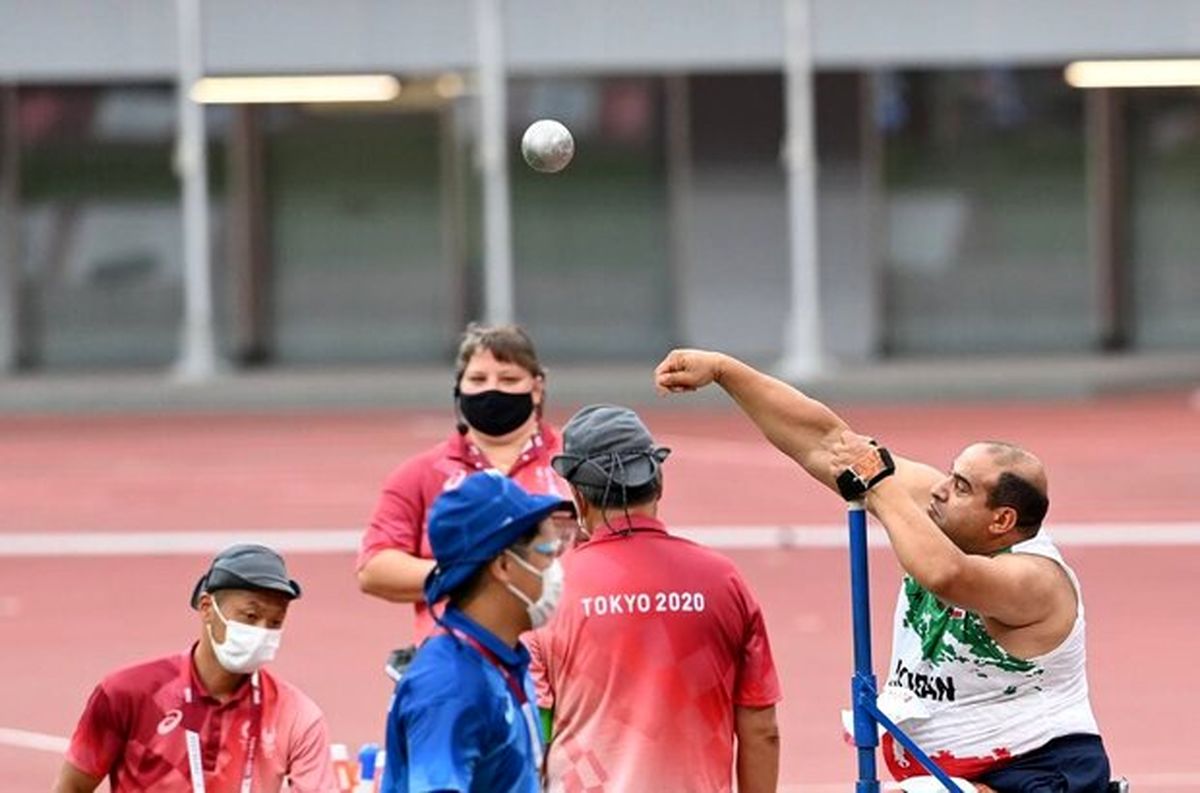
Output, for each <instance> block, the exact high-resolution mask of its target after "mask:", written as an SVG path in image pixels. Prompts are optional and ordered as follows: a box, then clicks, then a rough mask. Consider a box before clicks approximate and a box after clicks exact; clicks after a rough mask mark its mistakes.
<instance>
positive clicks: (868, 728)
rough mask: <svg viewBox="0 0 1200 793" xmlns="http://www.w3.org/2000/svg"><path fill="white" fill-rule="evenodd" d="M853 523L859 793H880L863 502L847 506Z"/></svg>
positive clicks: (854, 692)
mask: <svg viewBox="0 0 1200 793" xmlns="http://www.w3.org/2000/svg"><path fill="white" fill-rule="evenodd" d="M847 509H848V512H847V515H848V518H849V524H850V604H851V609H852V614H853V618H854V677H853V679H852V680H851V681H850V697H851V698H850V701H851V702H852V703H853V708H854V745H855V746H857V747H858V785H857V786H856V787H855V790H856V791H857V793H878V791H879V778H878V776H877V775H876V772H875V747H877V746H879V730H878V727H876V722H875V717H874V716H873V715H872V714H871V711H870V710H869V709H868V708H867V707H866V706H865V704H864V703H865V702H870V703H871V704H874V700H875V691H876V688H875V669H874V666H873V664H872V662H871V589H870V581H869V575H868V571H867V513H866V508H865V507H864V506H863V502H861V501H851V502H849V504H848V505H847Z"/></svg>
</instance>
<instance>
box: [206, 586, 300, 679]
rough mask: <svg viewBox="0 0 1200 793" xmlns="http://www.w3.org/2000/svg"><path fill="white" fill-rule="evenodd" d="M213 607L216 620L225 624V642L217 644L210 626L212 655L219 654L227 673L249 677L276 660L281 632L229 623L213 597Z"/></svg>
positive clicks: (233, 622)
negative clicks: (264, 665)
mask: <svg viewBox="0 0 1200 793" xmlns="http://www.w3.org/2000/svg"><path fill="white" fill-rule="evenodd" d="M212 606H213V611H214V612H216V614H217V617H218V618H219V619H220V620H221V622H222V623H224V624H225V641H223V642H222V643H220V644H217V640H216V639H215V638H214V637H213V632H212V626H211V625H209V626H208V639H209V641H210V642H211V643H212V648H213V652H214V653H216V656H217V662H218V663H220V664H221V666H222V667H223V668H224V669H225V671H227V672H232V673H233V674H235V675H248V674H250V673H252V672H256V671H258V669H259V667H261V666H262V665H263V664H265V663H267V662H269V661H273V660H274V659H275V653H276V651H278V650H279V642H280V640H281V639H282V638H283V631H282V630H271V629H270V628H259V627H257V626H254V625H247V624H246V623H244V622H236V621H234V620H227V619H225V615H224V614H222V613H221V609H220V608H218V607H217V599H216V598H213V601H212Z"/></svg>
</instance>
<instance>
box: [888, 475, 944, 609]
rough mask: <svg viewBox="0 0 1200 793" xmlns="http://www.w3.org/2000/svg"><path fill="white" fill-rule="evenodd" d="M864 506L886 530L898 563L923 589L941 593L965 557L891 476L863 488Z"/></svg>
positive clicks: (900, 483)
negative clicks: (868, 488)
mask: <svg viewBox="0 0 1200 793" xmlns="http://www.w3.org/2000/svg"><path fill="white" fill-rule="evenodd" d="M866 505H867V508H868V509H869V510H870V511H871V514H873V515H874V516H875V517H876V518H878V519H879V522H880V523H882V524H883V527H884V528H885V529H886V530H887V533H888V539H889V540H890V541H891V544H892V549H893V550H894V551H895V552H896V559H897V561H899V562H900V566H901V567H903V568H904V571H905V572H906V573H908V574H909V575H910V576H912V577H913V579H915V580H916V582H917V583H918V584H920V585H921V586H922V587H924V588H925V589H927V590H929V591H930V592H932V593H934V594H935V595H938V594H942V593H943V592H944V591H945V590H946V588H947V587H948V586H949V585H950V584H951V583H952V582H953V581H954V579H955V577H956V576H957V575H958V572H959V570H960V569H961V567H962V563H963V561H964V560H965V558H966V557H965V555H964V554H963V552H962V551H961V550H959V548H958V546H956V545H955V544H954V543H953V542H951V540H950V538H949V537H947V536H946V535H945V534H944V533H942V530H941V529H939V528H938V527H937V525H936V524H934V522H933V520H932V519H931V518H930V517H929V516H928V515H927V514H926V513H925V512H924V511H922V509H921V507H920V505H919V504H917V502H915V501H913V499H912V497H911V495H910V494H909V493H908V491H907V490H906V489H905V488H904V485H903V483H902V482H900V481H898V480H897V479H896V478H895V477H891V478H888V479H884V480H882V481H881V482H878V483H877V484H876V485H875V486H874V487H872V488H871V489H870V490H869V491H867V496H866Z"/></svg>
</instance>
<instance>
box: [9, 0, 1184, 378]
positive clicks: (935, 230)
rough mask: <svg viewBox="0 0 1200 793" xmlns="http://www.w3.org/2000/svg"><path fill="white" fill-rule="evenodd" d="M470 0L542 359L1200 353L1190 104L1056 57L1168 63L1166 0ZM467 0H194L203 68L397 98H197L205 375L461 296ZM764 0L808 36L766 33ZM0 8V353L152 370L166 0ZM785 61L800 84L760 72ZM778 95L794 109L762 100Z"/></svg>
mask: <svg viewBox="0 0 1200 793" xmlns="http://www.w3.org/2000/svg"><path fill="white" fill-rule="evenodd" d="M483 4H484V5H490V6H492V10H493V11H495V12H496V13H494V14H492V15H491V16H493V17H494V20H495V21H496V23H497V24H498V30H494V31H492V33H493V34H497V35H498V37H499V41H500V42H501V53H500V56H501V58H502V66H503V69H504V70H505V72H506V74H507V79H505V80H503V81H500V83H501V85H502V87H503V90H502V93H501V95H502V96H503V97H505V101H504V105H503V107H501V108H500V109H499V110H498V111H496V112H498V113H499V115H496V114H495V112H494V113H493V114H492V120H494V119H495V118H501V119H505V121H504V125H503V127H502V129H503V130H504V134H505V140H504V141H503V143H504V148H503V150H502V154H503V157H505V158H506V159H507V163H506V164H507V166H508V167H507V168H500V169H499V171H498V173H499V175H498V176H496V178H497V179H501V180H502V181H501V182H499V184H500V185H501V187H503V188H504V195H507V196H508V197H509V198H510V200H511V212H509V213H508V214H509V216H510V218H511V224H510V226H509V228H508V231H509V237H510V239H511V262H512V268H511V276H505V278H506V279H508V278H511V280H509V281H507V288H509V289H510V290H511V294H512V296H513V298H512V305H511V313H512V316H513V317H514V318H515V319H516V320H518V321H520V322H522V323H524V324H525V325H527V326H528V327H529V328H530V330H531V331H532V332H533V334H534V336H535V338H537V339H538V340H539V344H540V345H541V346H542V348H543V351H544V354H545V355H546V356H547V357H548V358H550V359H551V360H555V359H558V360H567V359H569V360H571V361H585V362H586V361H631V360H638V361H640V360H646V359H649V358H652V357H654V356H656V355H657V354H658V353H660V352H661V351H662V350H663V349H665V348H666V347H668V346H670V345H675V344H686V345H711V346H719V347H722V348H724V349H727V350H729V351H731V352H733V353H735V354H740V355H743V356H746V357H749V358H752V359H754V360H757V361H760V362H769V361H779V360H783V359H785V358H786V357H787V356H788V354H789V352H794V350H789V346H793V345H796V344H799V345H800V346H801V347H803V346H804V345H806V344H810V345H817V346H818V347H819V353H820V357H821V359H822V360H825V361H838V362H843V363H863V362H871V361H878V360H881V359H893V360H897V359H909V358H919V357H923V356H935V355H942V354H954V355H972V356H974V355H978V354H998V355H1027V354H1038V355H1040V354H1047V353H1061V354H1068V355H1084V356H1087V355H1091V354H1096V355H1100V354H1102V353H1107V352H1111V351H1123V352H1130V353H1136V354H1139V355H1149V354H1161V353H1164V352H1170V351H1189V350H1194V349H1195V348H1196V347H1197V345H1198V344H1200V310H1197V306H1198V305H1200V267H1197V265H1196V251H1197V250H1198V249H1200V223H1197V222H1195V218H1196V216H1197V213H1198V212H1200V190H1197V189H1196V184H1197V180H1198V179H1200V96H1198V95H1197V89H1196V88H1195V87H1192V86H1176V87H1170V88H1162V87H1159V88H1154V87H1139V88H1090V89H1079V88H1075V87H1073V86H1072V85H1070V84H1068V83H1067V81H1066V80H1065V79H1064V67H1065V66H1066V65H1067V64H1068V63H1069V62H1071V61H1073V60H1076V59H1078V58H1082V57H1087V58H1093V59H1094V58H1102V59H1109V58H1146V57H1164V56H1186V55H1188V54H1189V53H1195V52H1196V51H1197V50H1200V6H1198V5H1197V4H1196V3H1194V2H1190V0H1159V1H1158V2H1156V3H1155V4H1154V11H1153V13H1152V14H1151V13H1147V11H1146V9H1145V8H1144V7H1143V5H1142V4H1137V3H1128V2H1122V0H1089V1H1088V2H1084V1H1083V0H1072V1H1071V2H1059V3H1042V2H1034V1H1033V0H1013V1H1011V2H1003V3H1001V2H996V1H995V0H992V1H990V2H989V1H987V0H970V1H968V0H938V1H936V2H929V3H923V4H922V5H921V7H920V9H919V10H914V9H913V8H912V7H911V6H910V5H909V4H904V3H890V2H883V1H882V0H812V2H811V3H808V2H805V0H705V2H701V3H697V2H694V0H655V2H650V3H647V2H641V1H640V0H637V1H635V0H610V1H609V2H604V3H594V2H581V1H579V0H553V2H551V0H509V1H508V2H502V3H487V2H484V3H483ZM184 5H186V3H185V4H184ZM478 5H480V3H473V2H472V1H471V0H444V1H443V2H438V3H427V2H419V1H417V0H345V1H343V2H337V3H334V2H320V1H318V0H308V1H307V2H290V3H275V2H269V1H268V0H237V2H233V1H232V0H204V2H203V3H202V4H201V9H200V14H199V17H198V30H197V31H195V32H197V33H198V34H199V40H200V41H201V42H202V47H201V49H200V50H199V52H200V53H201V55H200V61H201V62H200V64H198V65H199V67H200V70H201V71H202V73H203V74H205V75H208V76H220V77H230V76H264V75H270V76H283V75H291V76H314V75H356V74H365V75H377V76H379V75H386V76H390V77H392V78H395V80H397V81H398V84H397V85H398V92H393V93H394V96H392V97H391V98H386V99H385V100H384V101H372V102H336V103H335V102H327V101H316V100H315V99H313V100H312V101H310V100H309V99H306V98H305V96H304V95H303V94H300V95H295V94H293V95H290V98H289V96H286V95H282V94H280V95H277V96H276V97H275V99H276V100H281V101H271V94H270V91H271V90H273V89H271V88H268V89H266V90H267V91H268V95H267V96H266V99H267V100H268V101H267V102H266V103H264V104H245V103H241V102H242V101H243V100H241V99H238V98H237V97H233V98H230V97H229V96H228V95H225V96H224V98H222V97H221V96H216V97H213V96H209V97H208V98H207V99H206V101H211V102H214V104H209V105H206V106H205V109H204V112H203V123H204V131H205V135H206V142H207V145H206V149H205V151H206V153H207V179H206V180H205V181H206V183H207V187H208V196H209V198H208V200H207V202H206V204H207V207H208V212H207V213H206V214H207V220H204V221H203V227H204V228H203V238H202V239H201V243H200V244H203V241H204V240H207V241H208V243H209V249H210V251H211V259H210V260H209V262H210V264H211V279H212V281H211V286H212V299H211V308H212V312H213V322H212V334H213V339H214V349H215V350H216V352H217V357H218V358H219V359H220V361H221V363H222V365H223V366H225V367H229V368H234V369H236V368H237V367H242V366H251V365H261V364H268V365H273V366H286V365H293V364H306V365H307V364H317V365H325V364H371V363H387V364H406V363H407V364H420V363H427V362H434V361H442V360H445V358H446V355H447V353H448V351H449V350H450V349H451V347H452V345H453V342H454V339H455V336H456V334H457V333H458V332H459V331H460V329H461V328H462V326H463V324H464V323H465V322H466V321H467V320H469V319H472V318H480V317H483V316H484V314H485V304H486V300H487V297H488V296H487V295H485V294H483V292H484V290H483V288H482V287H481V284H483V283H484V282H485V279H484V278H483V274H484V268H485V263H486V261H487V260H488V251H487V247H488V246H487V245H486V244H485V239H492V237H490V236H488V235H487V234H485V225H486V224H485V222H484V218H485V215H486V214H487V211H488V207H487V204H488V201H487V200H485V194H486V192H487V190H486V189H485V188H486V186H487V184H486V183H487V180H488V178H491V177H487V178H485V177H486V176H487V173H488V171H487V170H486V169H481V167H480V165H481V163H483V164H486V159H487V158H486V157H481V145H480V144H481V136H480V129H481V128H486V127H487V121H488V119H487V118H481V114H480V106H481V105H480V102H479V101H477V100H478V98H479V96H478V93H479V89H480V88H481V86H483V85H484V84H485V81H481V80H480V79H479V75H478V73H477V66H478V65H479V64H478V58H479V47H478V36H477V35H476V34H477V27H478V25H477V24H476V23H477V18H478V14H477V11H478V8H477V6H478ZM789 5H791V6H793V7H796V8H807V9H808V13H807V21H808V23H809V24H807V25H800V26H797V25H796V24H794V22H795V20H793V21H792V23H791V27H788V24H789V23H788V20H787V18H786V17H787V8H788V6H789ZM0 18H2V19H3V20H4V24H3V25H0V139H2V141H3V144H2V149H0V234H2V237H0V241H2V247H0V263H2V266H3V269H2V272H3V276H4V277H3V279H2V280H0V365H2V367H3V370H4V371H5V372H8V373H17V372H60V371H63V372H65V371H80V370H112V371H116V370H128V369H130V368H137V367H145V368H160V369H163V370H167V369H168V368H169V367H170V366H172V365H173V364H175V363H176V362H177V361H178V360H179V358H180V355H181V350H182V349H183V348H184V345H183V342H182V340H181V328H182V327H183V326H184V325H183V320H184V306H185V303H186V294H187V293H189V289H190V288H194V283H195V282H194V281H193V282H189V280H188V278H187V277H186V275H185V273H186V267H185V260H186V256H185V244H184V240H185V227H186V226H188V224H186V223H185V222H184V217H183V215H184V213H183V209H182V206H183V202H182V201H181V189H180V180H179V178H178V177H179V171H178V169H177V167H176V166H177V165H180V164H186V163H187V162H191V161H192V160H189V159H188V158H187V157H186V156H177V154H178V155H182V154H184V153H185V147H182V146H180V147H177V140H179V136H178V134H177V133H178V130H179V128H180V123H179V122H180V120H181V117H182V116H181V106H182V105H181V103H179V102H177V95H176V85H177V82H178V78H179V75H180V74H181V63H180V53H181V47H180V44H181V41H180V34H179V27H178V26H177V13H176V5H175V4H171V3H151V4H141V3H128V2H116V1H115V0H112V1H110V2H101V3H79V2H70V0H45V1H44V2H39V3H23V2H19V0H0ZM802 21H803V20H802ZM785 30H792V31H796V30H801V31H803V32H804V33H805V34H807V38H806V39H805V40H804V41H796V40H795V37H794V36H793V37H792V40H789V38H788V37H787V36H785V35H784V31H785ZM789 48H791V49H789ZM183 51H184V52H186V49H184V50H183ZM789 52H790V53H791V55H792V56H793V57H792V59H791V61H790V63H791V64H792V72H791V75H790V76H791V78H792V79H797V80H800V81H802V82H801V83H800V84H799V85H800V87H801V88H803V87H804V86H805V85H808V83H807V82H803V81H807V80H808V79H809V77H810V76H811V84H810V85H811V92H808V93H807V94H806V92H805V91H803V90H801V91H799V92H795V91H789V89H788V85H789V82H788V80H789V74H788V73H787V71H788V70H787V68H786V67H787V66H788V64H789ZM797 58H798V59H797ZM193 65H195V64H193ZM183 66H184V67H186V66H187V64H186V63H185V64H183ZM182 73H186V72H182ZM793 85H795V84H793ZM276 89H278V87H276ZM797 96H798V97H800V98H801V99H803V98H804V97H805V96H811V103H810V105H809V106H808V107H793V108H790V111H791V112H789V107H788V102H787V98H788V97H793V98H795V97H797ZM282 100H286V101H282ZM183 115H184V116H186V114H183ZM546 116H549V117H556V118H558V119H560V120H562V121H563V122H564V123H566V124H567V125H568V126H569V127H570V128H571V129H572V131H573V132H574V134H575V136H576V139H577V144H578V150H579V155H578V156H577V158H576V160H575V162H574V163H573V164H572V165H571V166H570V168H569V169H568V170H567V171H566V172H565V173H563V174H561V175H558V176H555V177H547V176H544V175H540V174H537V173H534V172H533V171H531V170H529V169H528V168H526V167H524V165H523V164H521V163H520V160H519V154H518V153H517V145H516V142H517V140H518V139H519V136H520V134H521V132H522V130H523V129H524V128H525V126H527V125H528V123H529V122H530V121H532V120H534V119H536V118H539V117H546ZM789 119H790V120H791V125H792V127H793V128H792V129H789V128H788V127H789ZM805 124H809V125H810V127H811V129H812V130H814V131H815V139H814V140H813V141H812V151H813V152H814V153H815V154H814V156H815V174H816V178H815V191H814V190H809V192H808V194H809V195H810V196H814V197H815V211H814V212H812V213H810V215H811V217H812V222H811V224H809V225H811V228H809V229H805V228H795V225H794V224H795V221H796V220H797V219H799V220H800V221H801V222H802V225H803V221H804V219H805V217H806V215H805V213H804V207H803V205H800V206H797V203H796V194H793V198H792V201H791V203H789V169H788V168H787V167H786V166H787V164H788V163H789V162H793V163H800V167H803V165H804V163H805V160H804V159H803V158H804V156H805V154H804V153H803V152H801V153H798V154H797V158H798V159H796V160H788V159H787V158H785V157H784V156H783V154H784V148H785V147H784V143H785V142H786V141H791V142H793V143H797V142H798V143H799V145H800V146H803V145H804V144H805V143H806V140H807V138H806V136H805V129H803V128H799V129H797V128H796V126H797V125H800V126H801V127H803V125H805ZM482 148H486V147H482ZM808 170H809V173H810V174H811V173H812V172H813V169H811V168H810V169H808ZM492 173H493V175H495V174H496V173H497V170H496V169H495V168H493V169H492ZM803 176H804V174H801V177H803ZM791 178H793V179H794V178H795V175H794V174H793V175H792V177H791ZM797 187H798V188H799V190H800V194H799V195H800V198H801V199H803V198H804V194H805V182H804V181H803V179H802V178H801V179H800V180H799V181H794V182H792V189H793V190H796V189H797ZM795 234H799V235H800V241H801V243H804V242H805V241H807V240H809V239H810V238H811V241H812V242H813V243H814V244H815V248H816V251H817V254H816V260H815V261H816V262H817V263H818V264H817V265H816V272H815V273H811V274H810V273H808V271H807V270H805V269H804V268H805V267H807V266H808V263H807V262H804V261H796V257H795V255H794V254H793V252H794V251H795V250H797V248H796V245H795V237H794V236H793V235H795ZM500 239H501V240H503V239H504V238H503V237H501V238H500ZM800 250H803V247H802V246H801V248H800ZM793 267H795V268H796V273H798V274H799V275H800V276H802V277H808V276H809V275H812V276H813V277H812V279H811V280H810V281H806V282H805V283H807V284H813V283H817V284H819V300H817V301H815V302H816V303H817V305H819V307H820V321H821V333H820V334H819V336H814V335H813V334H811V333H808V332H807V331H804V333H808V335H807V336H806V337H804V338H798V337H797V336H796V333H797V331H796V330H795V328H796V327H797V326H796V325H795V324H793V323H789V317H790V316H791V315H792V313H793V309H794V306H793V302H795V301H796V299H797V298H796V295H797V294H799V295H800V297H801V298H803V297H804V295H805V293H804V291H803V289H795V288H793V285H794V283H795V279H794V276H793ZM189 283H192V284H193V287H188V284H189ZM193 297H196V295H195V294H193ZM205 302H208V301H205ZM806 313H807V312H806ZM205 332H207V331H205Z"/></svg>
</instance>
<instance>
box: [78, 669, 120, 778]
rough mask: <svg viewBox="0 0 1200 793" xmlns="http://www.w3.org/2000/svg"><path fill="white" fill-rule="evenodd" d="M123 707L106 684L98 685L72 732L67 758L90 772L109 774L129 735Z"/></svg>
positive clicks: (91, 774) (92, 774)
mask: <svg viewBox="0 0 1200 793" xmlns="http://www.w3.org/2000/svg"><path fill="white" fill-rule="evenodd" d="M120 711H121V709H120V707H119V706H118V704H117V703H114V702H113V700H112V698H111V697H110V696H109V694H108V692H107V691H106V690H105V688H104V684H103V683H102V684H100V685H98V686H96V688H95V689H93V691H92V695H91V697H89V698H88V701H87V705H86V706H85V707H84V709H83V715H82V716H80V717H79V723H78V724H77V725H76V726H75V734H74V735H72V736H71V745H70V746H69V747H68V748H67V762H68V763H70V764H71V765H73V766H75V767H76V768H78V769H79V770H80V771H82V772H83V773H85V774H88V775H89V776H94V777H105V776H108V773H109V771H111V770H112V767H113V765H114V764H115V763H116V762H117V758H118V757H119V756H120V754H121V750H122V749H123V748H124V746H125V742H126V740H127V739H128V732H129V729H128V723H127V721H128V720H127V719H124V718H122V717H121V713H120Z"/></svg>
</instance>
